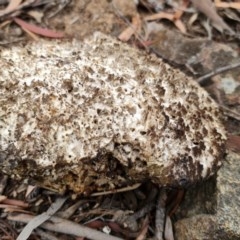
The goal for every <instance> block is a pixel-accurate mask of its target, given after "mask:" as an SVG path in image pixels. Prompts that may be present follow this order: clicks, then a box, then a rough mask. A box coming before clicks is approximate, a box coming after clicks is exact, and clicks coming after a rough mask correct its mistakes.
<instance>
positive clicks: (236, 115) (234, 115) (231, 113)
mask: <svg viewBox="0 0 240 240" xmlns="http://www.w3.org/2000/svg"><path fill="white" fill-rule="evenodd" d="M220 107H221V109H222V110H223V111H224V113H225V115H227V116H229V117H231V118H234V119H236V120H238V121H240V114H239V113H238V112H235V111H233V110H231V109H230V108H228V107H226V106H223V105H220Z"/></svg>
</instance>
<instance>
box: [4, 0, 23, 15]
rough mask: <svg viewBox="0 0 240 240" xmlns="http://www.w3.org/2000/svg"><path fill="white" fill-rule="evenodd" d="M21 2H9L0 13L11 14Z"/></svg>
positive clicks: (20, 0) (18, 0) (11, 0)
mask: <svg viewBox="0 0 240 240" xmlns="http://www.w3.org/2000/svg"><path fill="white" fill-rule="evenodd" d="M21 2H22V0H10V1H9V4H8V6H7V7H6V8H5V9H4V10H1V11H0V13H1V14H7V13H10V12H12V11H13V10H15V9H16V8H17V7H18V6H19V5H20V3H21Z"/></svg>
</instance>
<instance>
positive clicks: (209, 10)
mask: <svg viewBox="0 0 240 240" xmlns="http://www.w3.org/2000/svg"><path fill="white" fill-rule="evenodd" d="M191 1H192V3H193V5H194V7H195V8H196V9H198V10H199V11H200V12H202V13H204V14H205V15H206V16H207V17H208V18H209V19H210V20H211V21H212V25H213V26H214V27H215V28H216V29H217V30H218V31H220V32H223V30H228V31H229V33H231V34H234V31H233V30H232V29H231V28H230V27H229V26H228V25H227V24H226V23H225V22H224V20H223V19H222V18H221V17H220V16H219V15H218V13H217V11H216V8H215V6H214V4H213V3H212V1H211V0H205V1H198V0H191Z"/></svg>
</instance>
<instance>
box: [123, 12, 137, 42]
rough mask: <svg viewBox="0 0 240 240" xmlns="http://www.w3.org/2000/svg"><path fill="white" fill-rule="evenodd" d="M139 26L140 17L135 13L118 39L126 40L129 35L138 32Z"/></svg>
mask: <svg viewBox="0 0 240 240" xmlns="http://www.w3.org/2000/svg"><path fill="white" fill-rule="evenodd" d="M140 28H141V19H140V16H139V15H138V14H137V15H136V16H134V17H133V18H132V24H131V26H129V27H128V28H126V29H125V30H124V31H123V32H122V33H121V34H120V35H119V36H118V39H119V40H121V41H123V42H127V41H128V40H129V39H130V38H131V36H132V35H133V34H134V33H136V32H138V31H139V29H140Z"/></svg>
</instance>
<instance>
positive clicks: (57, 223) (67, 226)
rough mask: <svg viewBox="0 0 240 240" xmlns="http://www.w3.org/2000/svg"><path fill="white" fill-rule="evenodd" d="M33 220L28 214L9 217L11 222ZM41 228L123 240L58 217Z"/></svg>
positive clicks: (51, 219) (94, 239) (105, 239)
mask: <svg viewBox="0 0 240 240" xmlns="http://www.w3.org/2000/svg"><path fill="white" fill-rule="evenodd" d="M33 218H34V216H31V215H28V214H18V215H9V216H8V219H9V220H12V221H17V222H22V223H29V222H30V221H31V220H32V219H33ZM41 228H43V229H47V230H50V231H55V232H59V233H64V234H70V235H74V236H81V237H86V238H89V239H92V240H102V239H104V240H122V239H121V238H118V237H114V236H110V235H107V234H105V233H102V232H100V231H96V230H94V229H91V228H88V227H85V226H82V225H80V224H77V223H75V222H71V221H68V220H65V219H62V218H58V217H51V218H50V219H49V221H47V222H45V223H43V224H42V225H41Z"/></svg>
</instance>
